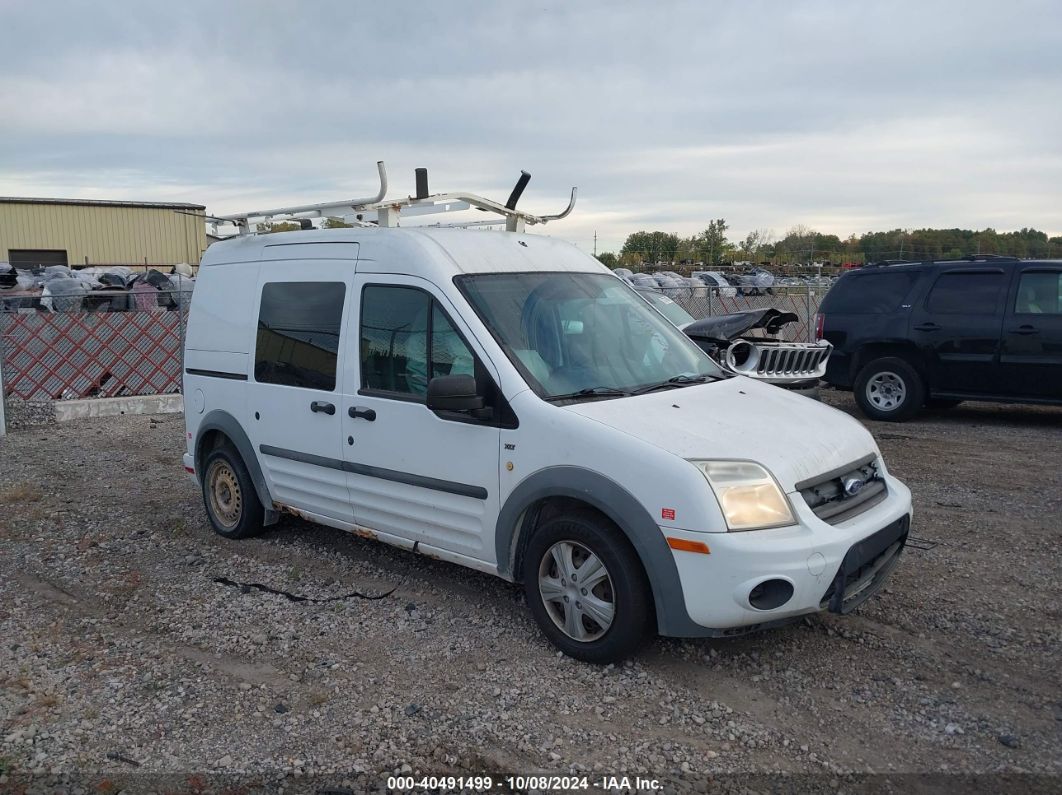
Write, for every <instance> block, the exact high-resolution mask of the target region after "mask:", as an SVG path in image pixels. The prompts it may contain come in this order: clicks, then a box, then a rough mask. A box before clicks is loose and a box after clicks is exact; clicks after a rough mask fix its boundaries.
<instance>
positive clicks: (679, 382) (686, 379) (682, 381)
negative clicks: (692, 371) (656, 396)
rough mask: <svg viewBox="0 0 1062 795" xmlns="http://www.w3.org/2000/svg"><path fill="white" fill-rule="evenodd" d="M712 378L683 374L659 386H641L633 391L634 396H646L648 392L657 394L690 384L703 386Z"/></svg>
mask: <svg viewBox="0 0 1062 795" xmlns="http://www.w3.org/2000/svg"><path fill="white" fill-rule="evenodd" d="M710 377H711V376H707V375H688V374H686V373H683V374H682V375H676V376H674V377H672V378H669V379H667V380H666V381H661V382H660V383H658V384H646V385H645V386H640V387H638V388H637V389H633V390H631V394H632V395H644V394H645V393H646V392H655V391H656V390H658V389H670V388H671V387H680V386H687V385H689V384H703V383H704V382H705V381H707V380H708V379H709V378H710Z"/></svg>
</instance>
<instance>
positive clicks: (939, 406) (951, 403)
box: [926, 398, 962, 411]
mask: <svg viewBox="0 0 1062 795" xmlns="http://www.w3.org/2000/svg"><path fill="white" fill-rule="evenodd" d="M960 403H962V401H961V400H949V399H947V398H929V399H928V400H926V408H927V409H935V410H937V411H944V410H945V409H953V408H955V407H956V406H958V405H959V404H960Z"/></svg>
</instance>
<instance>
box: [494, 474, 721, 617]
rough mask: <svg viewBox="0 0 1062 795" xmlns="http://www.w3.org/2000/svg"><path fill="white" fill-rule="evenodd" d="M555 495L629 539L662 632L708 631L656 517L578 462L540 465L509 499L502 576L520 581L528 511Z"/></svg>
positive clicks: (498, 546)
mask: <svg viewBox="0 0 1062 795" xmlns="http://www.w3.org/2000/svg"><path fill="white" fill-rule="evenodd" d="M550 498H562V499H571V500H576V501H578V502H582V503H584V504H585V505H587V506H589V507H591V508H593V509H595V510H597V511H599V512H600V513H601V514H603V515H604V516H606V517H607V518H608V519H609V520H611V521H612V522H613V523H614V524H615V525H616V526H617V527H618V528H619V529H620V530H621V531H622V532H623V534H624V535H625V536H626V537H627V540H628V541H630V543H631V546H633V547H634V551H635V553H636V554H637V555H638V558H639V560H640V561H641V564H642V567H643V568H644V569H645V574H646V577H647V579H648V581H649V588H650V589H651V591H652V594H653V603H654V607H655V610H656V623H657V631H658V632H659V633H660V634H661V635H669V636H675V637H696V636H703V635H705V634H706V633H707V630H706V628H705V627H702V626H700V625H699V624H696V623H695V622H694V621H693V619H691V618H690V616H689V613H688V612H687V610H686V602H685V597H684V595H683V591H682V581H681V580H680V578H679V573H678V566H676V565H675V557H674V554H673V553H672V551H671V548H670V547H668V545H667V541H666V540H665V538H664V534H663V532H662V531H661V530H660V527H659V525H657V523H656V522H655V521H654V520H653V518H652V516H651V515H650V514H649V512H648V511H646V509H645V508H644V507H643V506H642V504H641V503H640V502H639V501H638V500H637V499H635V497H634V496H633V495H632V494H631V493H630V492H628V491H627V490H626V489H625V488H623V487H622V486H620V485H619V484H618V483H616V482H615V481H613V480H611V479H610V478H608V477H606V476H604V475H602V474H600V473H598V472H594V471H592V470H589V469H584V468H582V467H576V466H557V467H548V468H546V469H540V470H539V471H538V472H535V473H534V474H532V475H530V476H528V477H527V478H526V479H524V480H523V481H522V482H521V483H520V485H518V486H517V487H516V488H515V489H514V490H513V491H512V493H511V494H510V495H509V496H508V498H507V499H506V500H505V503H504V505H502V508H501V511H500V512H499V513H498V522H497V526H496V530H495V539H494V541H495V550H496V552H497V560H498V574H499V575H501V576H502V577H504V578H505V579H508V580H515V579H516V574H517V573H516V572H515V571H514V569H515V566H516V560H517V556H518V554H519V552H520V550H521V547H522V546H523V545H524V544H525V543H526V541H527V537H526V533H527V532H528V530H527V527H526V525H527V522H526V521H525V518H526V514H527V511H528V510H529V509H530V508H531V507H532V506H534V505H535V504H537V503H539V502H541V501H543V500H546V499H550Z"/></svg>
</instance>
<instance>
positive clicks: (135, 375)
mask: <svg viewBox="0 0 1062 795" xmlns="http://www.w3.org/2000/svg"><path fill="white" fill-rule="evenodd" d="M190 297H191V292H189V291H181V290H173V291H161V290H160V291H154V290H153V291H151V292H148V293H139V294H138V293H133V292H129V291H103V290H97V291H93V292H91V293H89V294H87V295H85V296H82V297H78V298H77V299H74V298H63V299H56V300H55V301H54V302H53V308H54V310H55V311H48V310H47V309H43V308H39V303H40V301H39V298H38V297H35V296H27V297H22V298H14V297H10V296H8V297H5V298H4V301H3V302H2V304H0V368H2V374H3V375H2V383H3V397H4V399H5V400H8V401H12V400H15V401H25V402H42V401H53V400H73V399H79V398H102V397H121V396H127V395H164V394H172V393H176V392H180V390H181V370H182V362H183V348H184V345H183V342H184V329H185V326H186V325H187V319H188V309H189V306H190Z"/></svg>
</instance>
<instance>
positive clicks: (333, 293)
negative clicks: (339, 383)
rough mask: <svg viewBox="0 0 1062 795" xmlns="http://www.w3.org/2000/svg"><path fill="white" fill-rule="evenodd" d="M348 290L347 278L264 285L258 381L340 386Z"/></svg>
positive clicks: (256, 360) (256, 365)
mask: <svg viewBox="0 0 1062 795" xmlns="http://www.w3.org/2000/svg"><path fill="white" fill-rule="evenodd" d="M345 293H346V285H344V284H343V282H271V283H269V284H266V285H263V287H262V303H261V306H260V307H259V310H258V337H257V340H256V342H255V349H254V380H255V381H258V382H259V383H263V384H283V385H285V386H298V387H304V388H306V389H322V390H326V391H329V392H331V391H332V390H334V389H335V388H336V359H337V357H338V353H339V329H340V326H341V325H342V321H343V298H344V296H345Z"/></svg>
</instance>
